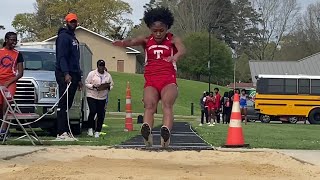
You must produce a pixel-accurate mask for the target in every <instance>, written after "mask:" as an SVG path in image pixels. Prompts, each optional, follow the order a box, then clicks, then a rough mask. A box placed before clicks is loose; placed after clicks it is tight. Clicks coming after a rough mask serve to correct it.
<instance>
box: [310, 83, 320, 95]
mask: <svg viewBox="0 0 320 180" xmlns="http://www.w3.org/2000/svg"><path fill="white" fill-rule="evenodd" d="M311 94H315V95H319V94H320V79H312V80H311Z"/></svg>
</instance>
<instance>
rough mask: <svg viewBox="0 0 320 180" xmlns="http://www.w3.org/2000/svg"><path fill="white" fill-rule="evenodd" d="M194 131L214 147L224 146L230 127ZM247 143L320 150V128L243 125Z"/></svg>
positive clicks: (264, 146)
mask: <svg viewBox="0 0 320 180" xmlns="http://www.w3.org/2000/svg"><path fill="white" fill-rule="evenodd" d="M192 125H193V127H194V129H195V130H196V131H197V132H198V133H199V134H200V135H201V136H202V137H203V138H204V139H205V140H206V141H207V142H208V143H210V144H212V145H213V146H222V145H224V144H225V142H226V136H227V131H228V125H223V124H218V125H216V126H215V127H208V126H202V127H198V126H197V125H198V122H192ZM242 128H243V133H244V137H245V143H246V144H250V147H251V148H271V149H320V136H319V131H320V126H318V125H305V124H264V123H260V122H256V123H248V125H244V124H243V125H242Z"/></svg>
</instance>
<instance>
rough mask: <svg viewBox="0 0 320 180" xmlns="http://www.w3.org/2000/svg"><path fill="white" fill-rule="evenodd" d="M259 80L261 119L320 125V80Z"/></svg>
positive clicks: (277, 77) (286, 77)
mask: <svg viewBox="0 0 320 180" xmlns="http://www.w3.org/2000/svg"><path fill="white" fill-rule="evenodd" d="M256 78H257V88H256V97H255V109H256V111H258V112H259V113H260V117H265V116H269V117H272V118H279V119H280V120H282V121H289V122H291V123H296V122H297V121H299V120H308V121H309V122H310V124H320V76H307V75H258V77H256Z"/></svg>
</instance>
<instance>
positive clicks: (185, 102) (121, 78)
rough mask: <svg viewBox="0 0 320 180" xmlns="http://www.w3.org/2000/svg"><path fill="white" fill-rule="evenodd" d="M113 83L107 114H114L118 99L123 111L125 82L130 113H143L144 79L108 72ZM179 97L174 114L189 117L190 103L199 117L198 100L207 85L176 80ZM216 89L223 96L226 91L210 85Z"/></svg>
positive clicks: (134, 75) (133, 75) (159, 107)
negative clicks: (129, 91) (129, 98)
mask: <svg viewBox="0 0 320 180" xmlns="http://www.w3.org/2000/svg"><path fill="white" fill-rule="evenodd" d="M110 73H111V75H112V78H113V81H114V83H115V86H114V88H113V89H112V91H111V92H110V97H109V105H108V111H109V112H116V111H117V107H118V99H120V104H121V107H120V110H121V112H124V111H125V98H126V86H127V82H128V81H129V82H130V89H131V101H132V102H131V103H132V111H133V112H137V113H141V112H143V104H142V102H141V100H142V96H143V86H144V77H143V75H141V74H127V73H118V72H110ZM178 87H179V88H178V90H179V97H178V99H177V101H176V103H175V106H174V113H175V114H177V115H191V103H194V113H195V115H200V107H199V100H200V97H201V95H202V93H203V91H205V90H207V89H208V84H207V83H203V82H198V81H190V80H183V79H178ZM215 87H218V88H219V89H220V93H221V94H223V93H224V91H226V90H227V88H225V87H220V86H216V85H212V89H213V88H215ZM158 113H162V112H161V105H160V104H159V106H158Z"/></svg>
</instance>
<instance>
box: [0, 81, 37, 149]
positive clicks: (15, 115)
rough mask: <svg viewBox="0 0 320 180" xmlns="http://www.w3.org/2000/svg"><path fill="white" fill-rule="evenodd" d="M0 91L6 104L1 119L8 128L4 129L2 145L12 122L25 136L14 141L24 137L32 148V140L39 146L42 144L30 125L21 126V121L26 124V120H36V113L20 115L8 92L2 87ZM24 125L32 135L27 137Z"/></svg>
mask: <svg viewBox="0 0 320 180" xmlns="http://www.w3.org/2000/svg"><path fill="white" fill-rule="evenodd" d="M0 91H1V94H2V97H3V99H4V102H3V103H6V105H7V109H6V111H5V113H4V115H3V118H2V119H3V121H4V122H8V127H7V129H6V132H5V133H4V137H3V141H2V144H4V143H5V141H6V139H7V135H8V131H9V128H10V125H11V124H10V123H11V122H12V120H15V121H16V122H17V124H18V125H19V126H20V127H21V129H22V131H23V132H24V134H25V135H23V136H21V137H19V138H17V139H15V140H19V139H22V138H24V137H28V138H29V140H30V141H31V143H32V144H33V145H34V146H35V145H36V144H35V143H34V141H33V139H34V140H36V141H38V142H39V143H40V144H42V143H41V141H40V139H39V137H38V136H37V134H36V132H34V130H33V129H32V128H31V126H30V124H28V123H25V124H22V123H21V120H24V122H26V120H36V119H38V118H39V117H40V116H39V115H38V114H36V113H22V112H21V111H20V109H19V107H18V105H17V103H16V101H15V100H14V98H13V96H12V95H11V93H10V91H9V90H8V89H7V88H6V87H4V86H0ZM3 124H4V123H2V124H1V129H2V126H3ZM24 125H25V126H27V127H28V128H29V129H30V130H31V132H32V133H33V135H29V133H28V132H27V131H26V129H25V128H24ZM32 138H33V139H32Z"/></svg>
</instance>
